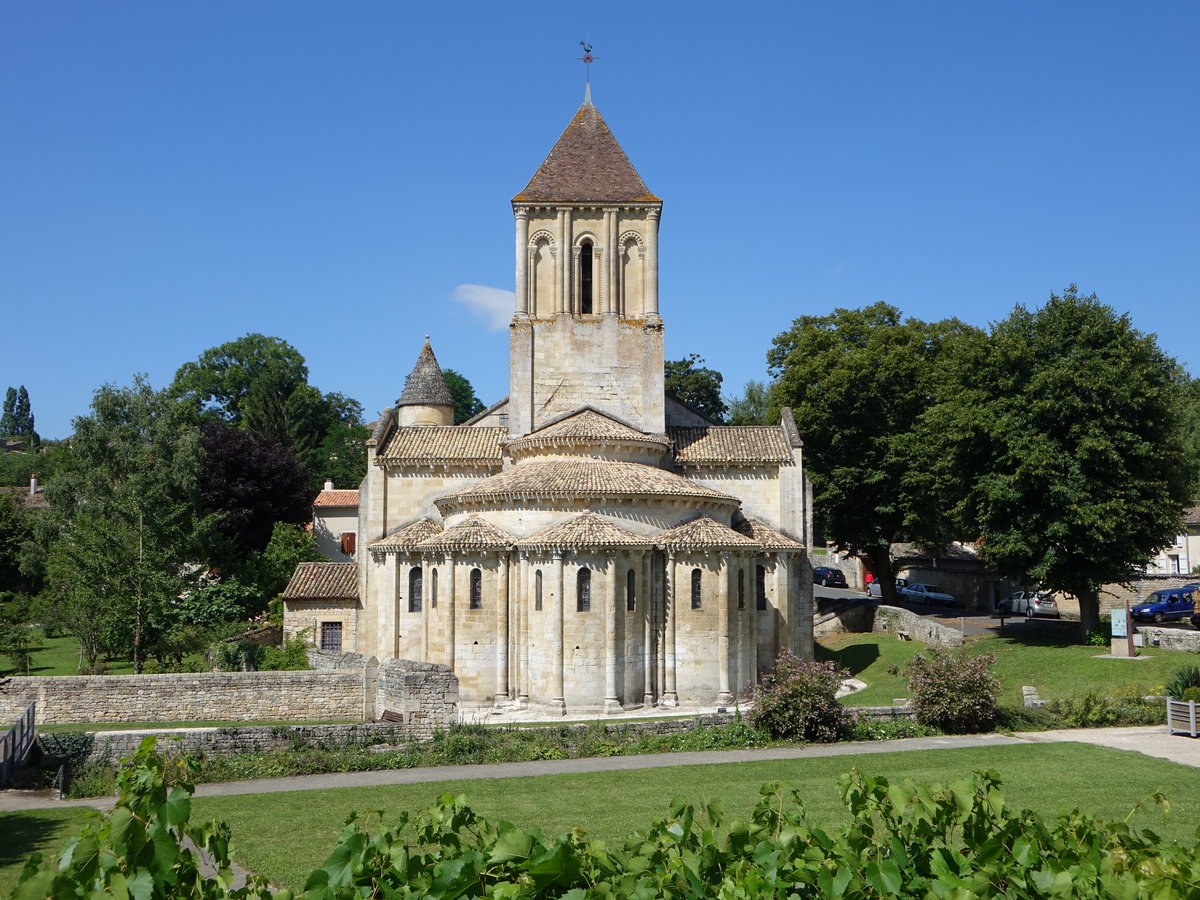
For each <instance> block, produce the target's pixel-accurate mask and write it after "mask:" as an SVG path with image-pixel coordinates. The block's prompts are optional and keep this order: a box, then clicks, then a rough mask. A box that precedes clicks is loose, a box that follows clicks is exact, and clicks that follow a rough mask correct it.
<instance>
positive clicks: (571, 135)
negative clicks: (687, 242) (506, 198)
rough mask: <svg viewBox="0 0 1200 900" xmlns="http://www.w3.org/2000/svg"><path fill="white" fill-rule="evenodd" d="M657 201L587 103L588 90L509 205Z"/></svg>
mask: <svg viewBox="0 0 1200 900" xmlns="http://www.w3.org/2000/svg"><path fill="white" fill-rule="evenodd" d="M589 201H596V202H600V203H623V202H637V203H658V202H660V201H659V198H658V197H656V196H654V194H652V193H650V189H649V188H648V187H646V183H645V182H644V181H642V177H641V176H640V175H638V173H637V170H635V169H634V168H633V164H632V163H630V162H629V157H628V156H626V155H625V151H624V150H622V149H621V145H620V144H618V143H617V139H616V138H615V137H613V133H612V132H611V131H609V128H608V125H607V124H605V122H604V119H603V118H602V117H601V116H600V113H599V111H598V110H597V109H596V107H595V106H593V105H592V98H591V92H590V91H589V92H588V95H587V98H586V99H585V100H584V101H583V106H581V107H579V112H577V113H575V118H573V119H572V120H571V124H570V125H568V126H567V129H566V131H564V132H563V133H562V137H560V138H559V139H558V143H556V144H555V145H554V149H553V150H551V151H550V155H549V156H547V157H546V160H545V162H543V163H542V165H541V167H540V168H539V169H538V170H537V172H536V173H534V176H533V178H532V179H530V181H529V184H527V185H526V186H525V190H523V191H521V193H519V194H517V196H515V197H513V203H587V202H589Z"/></svg>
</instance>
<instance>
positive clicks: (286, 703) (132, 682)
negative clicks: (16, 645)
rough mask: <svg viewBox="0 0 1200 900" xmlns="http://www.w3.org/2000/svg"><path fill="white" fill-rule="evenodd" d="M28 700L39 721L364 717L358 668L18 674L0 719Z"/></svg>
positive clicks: (0, 705) (1, 703) (3, 696)
mask: <svg viewBox="0 0 1200 900" xmlns="http://www.w3.org/2000/svg"><path fill="white" fill-rule="evenodd" d="M31 700H36V701H37V723H38V724H39V725H50V724H59V723H67V722H97V723H99V722H104V723H110V722H204V721H214V720H215V721H231V722H238V721H251V720H254V719H268V720H278V721H284V722H287V721H291V722H299V721H304V720H311V719H356V720H360V721H361V720H362V719H363V718H364V716H363V711H364V709H363V700H364V687H363V672H361V671H357V672H353V671H351V672H189V673H174V674H168V675H47V676H38V675H34V676H26V677H17V678H12V679H10V680H9V682H8V683H7V684H5V686H4V692H3V693H0V721H3V720H5V719H11V718H14V717H15V716H16V714H17V713H19V712H20V710H22V709H24V708H25V705H26V704H27V703H29V701H31Z"/></svg>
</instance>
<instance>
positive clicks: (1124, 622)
mask: <svg viewBox="0 0 1200 900" xmlns="http://www.w3.org/2000/svg"><path fill="white" fill-rule="evenodd" d="M1112 636H1113V637H1115V638H1123V637H1129V619H1128V617H1127V616H1126V614H1125V610H1123V609H1114V610H1113V611H1112Z"/></svg>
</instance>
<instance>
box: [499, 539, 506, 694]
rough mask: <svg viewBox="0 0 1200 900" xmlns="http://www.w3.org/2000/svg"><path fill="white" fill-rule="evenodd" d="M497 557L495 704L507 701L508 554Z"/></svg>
mask: <svg viewBox="0 0 1200 900" xmlns="http://www.w3.org/2000/svg"><path fill="white" fill-rule="evenodd" d="M496 555H497V556H498V557H499V567H500V573H499V576H498V577H499V579H500V596H499V597H497V598H496V705H497V706H500V705H502V704H507V703H508V554H507V553H506V552H504V551H501V552H500V553H497V554H496Z"/></svg>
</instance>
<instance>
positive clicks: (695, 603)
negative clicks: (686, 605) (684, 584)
mask: <svg viewBox="0 0 1200 900" xmlns="http://www.w3.org/2000/svg"><path fill="white" fill-rule="evenodd" d="M700 578H701V575H700V570H699V569H692V609H699V608H700Z"/></svg>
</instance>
